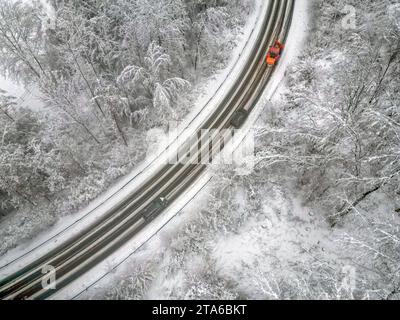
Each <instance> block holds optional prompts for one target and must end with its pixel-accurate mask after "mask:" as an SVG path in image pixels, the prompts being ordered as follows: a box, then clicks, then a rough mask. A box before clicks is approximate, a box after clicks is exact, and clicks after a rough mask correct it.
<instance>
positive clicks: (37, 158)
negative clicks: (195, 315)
mask: <svg viewBox="0 0 400 320" xmlns="http://www.w3.org/2000/svg"><path fill="white" fill-rule="evenodd" d="M256 3H257V2H256V1H255V0H112V1H109V0H85V1H80V0H49V1H48V2H47V1H45V0H32V1H29V0H24V1H17V0H0V75H1V78H7V79H9V80H11V81H13V82H15V83H17V84H18V85H20V86H22V87H26V88H30V89H31V90H33V91H34V92H36V93H37V95H38V97H39V98H38V99H39V100H40V101H41V106H40V107H37V106H35V107H30V106H29V105H28V106H24V107H22V106H21V105H20V104H19V102H18V97H14V96H13V95H12V94H10V92H7V91H6V90H5V89H2V88H1V87H0V137H1V142H0V239H1V240H2V242H1V243H0V256H1V255H3V254H5V253H6V252H7V251H9V250H10V249H11V248H14V247H16V246H17V245H18V244H21V243H23V242H24V241H25V242H27V240H29V239H33V238H34V237H35V236H36V235H37V234H38V233H40V232H43V231H46V230H48V229H49V227H50V226H51V225H53V224H54V223H55V222H56V221H58V220H60V219H62V217H65V216H66V215H71V214H73V213H76V212H77V211H78V210H79V209H81V208H83V207H84V206H86V205H87V204H88V203H89V202H90V201H91V200H93V199H94V198H96V197H97V196H98V195H100V194H101V193H102V192H104V191H105V190H107V189H108V188H109V187H110V186H111V185H113V183H115V182H116V181H117V180H118V179H119V178H121V177H123V176H125V175H126V174H128V173H129V172H131V171H132V169H133V168H135V167H136V166H137V165H139V164H140V163H141V162H142V161H143V160H144V159H145V157H146V152H148V150H147V147H148V141H147V140H146V139H147V133H148V132H149V131H151V130H153V129H155V128H157V129H160V130H161V132H165V133H167V130H168V124H169V122H170V121H171V120H178V121H180V120H182V119H184V118H185V116H186V115H188V114H189V112H190V111H191V110H192V108H193V106H194V105H195V102H196V101H197V100H198V99H199V96H200V95H201V94H202V93H203V92H202V91H204V87H203V85H204V83H205V82H207V81H209V80H210V79H212V78H213V77H214V76H215V74H216V73H217V72H218V71H220V70H222V69H223V68H225V67H226V66H227V64H228V62H229V61H230V60H231V59H232V52H233V51H234V48H235V46H237V42H238V38H239V36H240V35H241V34H242V33H243V32H244V29H246V28H245V26H246V24H248V23H249V17H250V16H251V15H252V14H253V16H254V12H255V10H256V7H257V6H256ZM307 3H308V5H307V8H308V15H309V21H308V26H309V28H308V30H307V37H306V39H305V40H304V43H303V48H302V49H301V51H299V52H297V53H296V55H297V58H296V59H294V60H293V61H291V63H290V65H289V67H288V68H287V69H286V70H285V75H284V78H283V80H282V81H281V82H280V83H279V87H278V89H277V90H276V91H274V92H275V93H274V96H273V99H272V101H268V102H266V101H263V100H262V99H261V100H260V101H261V103H264V102H265V108H264V110H263V112H262V114H261V116H260V118H259V119H258V122H257V123H256V126H255V132H256V134H255V137H256V141H255V145H256V150H255V154H254V155H253V156H251V157H249V158H248V159H247V160H248V161H247V162H248V163H251V164H253V165H254V166H253V170H252V171H251V172H246V174H243V168H241V167H240V166H237V165H234V164H231V165H223V164H212V165H210V171H211V173H212V175H213V176H214V179H213V180H212V181H211V183H210V184H209V185H208V186H207V188H206V189H204V190H203V192H202V193H200V194H199V196H198V197H197V198H196V199H195V200H194V201H193V202H192V203H191V204H190V205H189V206H188V207H187V208H185V209H184V210H183V211H182V212H180V213H179V214H178V215H177V217H175V218H174V219H173V220H171V221H170V223H168V224H167V225H166V226H165V227H164V228H163V229H162V230H161V231H160V232H158V233H157V234H156V235H155V236H154V237H153V238H152V239H151V240H149V241H148V242H146V244H145V245H144V246H142V247H141V248H140V249H139V250H137V252H136V253H134V254H133V255H132V256H131V258H130V260H128V261H129V263H126V264H125V265H124V266H123V267H124V268H123V269H124V270H123V271H124V272H122V273H121V274H118V273H117V272H116V271H115V270H113V272H114V271H115V274H114V273H113V272H111V271H110V273H113V274H112V275H111V276H112V277H114V278H113V280H114V281H112V282H111V283H106V284H102V287H101V290H98V291H96V292H90V291H88V292H85V293H84V294H85V296H84V298H106V299H381V300H390V299H395V300H398V299H400V267H399V266H400V264H399V262H400V3H399V1H398V0H310V1H308V0H307ZM295 14H296V12H295ZM251 22H252V23H254V21H251ZM250 29H251V28H250ZM293 34H294V36H296V30H294V33H293ZM293 34H292V37H293ZM286 45H287V47H289V44H286ZM285 50H286V49H285ZM282 60H284V56H283V58H282ZM282 60H281V62H280V63H283V62H284V61H282ZM282 74H283V72H282ZM163 130H164V131H163ZM110 269H111V267H110Z"/></svg>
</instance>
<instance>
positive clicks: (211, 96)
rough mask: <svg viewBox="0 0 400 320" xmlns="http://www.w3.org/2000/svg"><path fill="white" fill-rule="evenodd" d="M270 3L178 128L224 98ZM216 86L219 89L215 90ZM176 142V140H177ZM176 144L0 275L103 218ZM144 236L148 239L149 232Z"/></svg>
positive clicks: (13, 257)
mask: <svg viewBox="0 0 400 320" xmlns="http://www.w3.org/2000/svg"><path fill="white" fill-rule="evenodd" d="M267 4H268V2H263V1H261V0H259V1H257V3H256V5H255V8H256V9H255V12H254V13H253V16H252V17H250V18H249V20H248V21H249V22H248V23H247V24H246V26H245V28H244V30H243V32H242V36H241V37H240V38H239V39H238V41H237V43H238V44H237V47H236V49H235V50H234V52H233V54H232V59H231V61H230V63H229V64H228V66H227V67H226V68H225V69H224V70H221V71H220V72H219V73H218V74H216V75H215V77H214V78H213V79H210V81H208V82H207V83H205V84H204V86H201V87H202V88H201V90H202V92H204V94H203V95H201V97H200V98H199V99H198V101H197V102H196V105H195V107H194V108H193V111H192V112H191V113H190V114H189V115H188V117H187V118H186V119H187V120H186V121H184V122H183V123H182V124H180V125H179V126H178V129H177V130H178V131H179V132H183V131H184V135H185V136H189V134H190V133H191V132H192V131H193V130H194V129H195V128H197V127H198V125H199V124H200V123H201V122H202V121H203V120H204V119H205V118H206V117H207V115H208V114H209V113H210V112H211V111H212V110H213V109H214V108H215V106H216V105H217V104H218V103H219V101H220V100H221V99H222V98H223V96H224V93H225V92H226V88H229V87H230V86H231V85H232V81H233V80H234V79H236V77H237V74H238V73H239V72H240V70H241V69H242V67H243V65H244V63H245V62H246V61H247V57H248V56H249V54H250V52H251V49H252V46H253V43H254V41H255V39H256V35H257V33H258V32H259V29H260V27H261V24H260V22H261V21H262V19H261V18H262V16H263V14H264V12H265V10H264V9H265V8H266V6H267ZM215 88H218V89H217V90H215ZM176 143H177V141H175V144H176ZM175 147H176V145H173V144H171V142H169V141H167V140H166V139H164V140H163V141H161V142H159V144H158V146H157V147H155V148H152V149H153V150H154V151H153V153H152V154H149V155H148V157H147V159H146V161H144V162H143V163H142V164H141V165H140V166H139V167H137V168H136V169H135V170H133V171H132V173H131V174H129V175H128V176H126V177H124V178H123V179H121V181H119V182H118V183H116V184H115V185H114V186H113V187H112V188H110V189H109V190H108V191H107V192H106V193H104V194H103V195H101V196H100V197H98V198H97V199H96V200H95V201H93V202H92V203H91V204H90V205H89V206H88V207H87V208H85V209H84V210H82V211H80V212H78V213H76V214H74V215H71V216H68V217H64V218H63V219H61V220H60V221H59V222H58V223H57V224H56V225H55V226H53V227H52V228H51V229H50V230H47V231H46V232H43V233H41V234H40V235H38V236H37V237H35V239H33V240H32V241H27V242H24V243H23V244H21V245H20V246H18V247H17V248H15V249H12V250H10V251H9V252H8V253H7V254H6V255H4V256H3V257H2V258H1V266H0V277H1V276H4V275H6V274H9V273H10V272H11V271H13V270H16V269H18V268H20V267H22V266H24V265H26V264H27V263H28V262H30V261H32V260H34V259H36V258H38V257H40V256H41V255H42V254H43V253H45V252H48V251H49V250H51V249H52V248H54V247H56V246H57V245H58V244H59V243H61V242H63V241H65V240H66V239H68V238H70V237H72V236H73V235H75V234H77V233H79V232H80V231H81V230H82V229H84V228H85V227H86V226H87V225H90V224H92V223H93V222H94V221H97V220H98V219H100V218H101V217H102V216H103V215H104V213H105V212H107V211H108V210H109V209H110V208H112V207H114V206H115V205H116V204H117V203H118V202H120V200H121V199H122V198H124V197H125V196H126V195H127V194H128V193H130V192H131V191H132V189H133V188H136V187H137V186H139V185H140V184H141V183H142V182H143V181H144V180H146V179H147V178H148V177H149V176H150V175H151V174H153V173H154V172H156V171H157V170H158V168H159V167H160V165H162V164H164V159H165V158H166V157H167V156H168V152H171V151H173V150H174V149H175ZM163 157H164V159H163ZM156 229H157V228H156ZM150 234H151V232H150ZM144 238H145V239H147V237H146V236H144Z"/></svg>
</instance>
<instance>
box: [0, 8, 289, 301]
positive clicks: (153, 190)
mask: <svg viewBox="0 0 400 320" xmlns="http://www.w3.org/2000/svg"><path fill="white" fill-rule="evenodd" d="M294 1H295V0H271V1H270V4H269V8H268V14H266V16H265V18H264V22H263V30H264V32H262V33H261V34H260V35H259V36H258V38H257V42H256V43H257V45H256V46H255V49H254V51H253V53H252V59H251V60H250V61H248V62H247V64H246V66H245V67H244V68H243V71H242V73H241V75H240V77H239V78H238V79H237V81H236V82H235V83H234V85H233V86H232V88H231V89H230V91H229V92H228V94H227V95H226V97H225V99H224V100H223V101H222V102H221V104H220V105H219V106H218V108H216V110H215V111H214V112H213V113H212V114H210V116H209V117H208V118H207V119H206V121H205V122H204V123H203V124H202V125H201V126H200V127H199V128H198V131H197V132H198V136H199V137H200V136H201V135H200V132H201V130H204V129H208V130H210V129H217V130H223V129H228V130H233V129H234V127H233V126H232V124H231V120H232V117H233V116H234V115H235V112H237V111H238V110H246V111H247V112H251V110H252V109H253V107H254V106H255V104H256V103H257V101H258V99H259V98H260V96H261V94H262V92H263V90H264V88H265V86H266V84H267V82H268V80H269V79H270V77H271V75H272V73H273V70H274V68H271V67H269V66H268V65H267V64H266V62H265V56H266V52H267V50H268V47H269V46H271V45H272V43H273V42H274V41H275V40H276V39H277V38H280V39H286V36H287V33H288V30H289V27H290V24H291V18H292V15H293V9H294ZM211 139H212V140H211ZM214 139H216V137H213V136H212V135H211V136H210V140H211V141H213V142H214V141H215V140H214ZM217 139H220V138H219V137H218V138H217ZM211 141H206V143H203V142H201V141H197V142H196V141H195V142H194V144H192V145H191V147H190V148H189V150H188V151H189V152H188V154H190V156H191V157H192V158H191V159H189V161H187V162H186V163H185V164H184V163H176V164H167V165H165V166H164V167H162V169H161V170H159V171H158V172H157V173H156V174H155V175H153V176H152V177H150V178H149V179H147V181H145V182H144V183H143V184H142V185H141V186H140V188H138V189H137V190H134V191H132V193H131V194H130V195H129V196H127V197H126V199H125V200H124V201H122V203H120V204H118V205H116V206H115V207H114V208H112V209H111V210H110V211H109V212H108V213H107V214H106V215H105V216H104V217H103V218H102V219H101V220H100V221H98V222H96V223H95V224H94V225H92V226H90V227H88V228H87V229H86V230H84V232H82V233H80V234H79V235H77V236H75V237H73V238H72V239H70V240H68V241H67V242H65V243H64V244H62V245H61V246H59V247H58V248H56V249H54V250H52V251H51V252H49V253H48V254H46V255H44V256H43V257H42V258H40V259H38V260H37V261H35V262H33V263H32V264H30V265H28V266H26V267H25V268H23V269H21V270H19V271H18V272H16V273H15V274H12V275H10V276H8V277H7V278H5V279H3V280H1V281H0V298H1V299H45V298H47V297H49V296H51V295H52V294H54V293H55V291H56V290H59V289H61V288H64V287H66V286H67V285H68V284H69V283H71V282H72V281H74V280H76V279H77V278H79V276H80V275H82V274H84V273H85V272H87V271H89V270H90V269H91V268H92V267H93V266H95V265H96V264H97V263H99V262H100V261H102V260H103V259H105V258H106V257H107V256H108V255H109V254H111V253H112V252H113V251H115V250H116V249H118V248H119V247H120V246H121V245H123V244H124V243H125V242H127V241H129V240H130V239H131V238H132V237H134V236H135V234H137V233H138V231H140V230H141V229H142V228H143V227H144V226H145V225H147V224H148V223H150V222H151V221H152V220H154V219H155V218H156V217H157V216H158V215H159V214H161V212H162V211H163V210H164V209H165V207H166V206H167V204H170V203H172V202H173V201H174V200H175V199H177V198H178V197H179V196H180V195H181V194H182V193H184V192H185V191H186V190H187V189H188V188H190V186H191V185H192V184H193V182H194V181H196V179H197V178H198V177H199V176H200V175H201V173H202V172H204V170H205V169H206V168H207V165H206V164H195V163H196V161H190V160H195V159H198V158H199V156H200V154H202V152H204V150H205V149H209V148H210V142H211ZM225 142H226V140H224V143H225ZM214 145H215V144H214V143H213V144H212V147H211V154H213V152H219V151H220V150H213V148H214V147H213V146H214ZM199 146H200V148H199ZM182 148H184V149H183V150H184V152H186V150H187V145H186V144H185V145H184V146H182ZM182 148H181V149H182ZM209 150H210V149H209ZM191 151H193V152H191ZM192 155H193V156H192ZM160 199H165V201H163V202H162V201H161V200H160ZM46 266H52V267H53V268H55V271H56V278H57V289H55V290H52V289H47V288H45V289H44V288H43V286H42V279H43V274H42V270H43V269H44V267H46Z"/></svg>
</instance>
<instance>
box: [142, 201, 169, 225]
mask: <svg viewBox="0 0 400 320" xmlns="http://www.w3.org/2000/svg"><path fill="white" fill-rule="evenodd" d="M167 206H168V200H167V199H165V198H158V199H156V200H154V201H153V202H152V203H151V204H150V205H148V206H147V207H146V208H145V209H144V214H143V218H145V219H146V220H152V219H153V218H155V217H156V216H157V214H159V213H160V212H161V211H163V210H164V209H165V208H166V207H167Z"/></svg>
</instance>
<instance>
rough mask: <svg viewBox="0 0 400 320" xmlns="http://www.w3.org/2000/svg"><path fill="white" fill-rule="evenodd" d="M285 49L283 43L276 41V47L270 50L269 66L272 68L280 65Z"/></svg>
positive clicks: (268, 55)
mask: <svg viewBox="0 0 400 320" xmlns="http://www.w3.org/2000/svg"><path fill="white" fill-rule="evenodd" d="M284 48H285V46H284V45H283V43H282V42H280V41H279V40H276V41H275V43H274V45H273V46H272V47H271V48H269V50H268V54H267V64H268V65H270V66H275V65H276V64H277V63H278V61H279V59H280V57H281V54H282V51H283V49H284Z"/></svg>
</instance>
